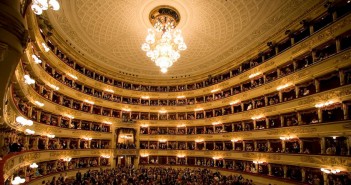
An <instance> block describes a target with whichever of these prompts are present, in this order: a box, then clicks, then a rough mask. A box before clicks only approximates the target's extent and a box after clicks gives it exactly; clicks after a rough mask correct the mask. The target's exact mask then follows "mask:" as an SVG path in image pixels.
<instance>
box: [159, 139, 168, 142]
mask: <svg viewBox="0 0 351 185" xmlns="http://www.w3.org/2000/svg"><path fill="white" fill-rule="evenodd" d="M158 142H160V143H165V142H167V140H166V139H160V140H158Z"/></svg>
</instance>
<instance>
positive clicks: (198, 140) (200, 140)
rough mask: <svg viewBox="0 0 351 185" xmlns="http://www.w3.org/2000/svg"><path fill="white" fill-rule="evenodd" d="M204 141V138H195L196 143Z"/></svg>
mask: <svg viewBox="0 0 351 185" xmlns="http://www.w3.org/2000/svg"><path fill="white" fill-rule="evenodd" d="M202 142H204V140H203V139H196V140H195V143H202Z"/></svg>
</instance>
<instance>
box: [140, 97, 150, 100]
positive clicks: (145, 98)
mask: <svg viewBox="0 0 351 185" xmlns="http://www.w3.org/2000/svg"><path fill="white" fill-rule="evenodd" d="M141 99H144V100H147V99H150V97H149V96H142V97H141Z"/></svg>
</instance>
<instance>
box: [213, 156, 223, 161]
mask: <svg viewBox="0 0 351 185" xmlns="http://www.w3.org/2000/svg"><path fill="white" fill-rule="evenodd" d="M212 159H214V160H218V159H222V157H218V156H214V157H212Z"/></svg>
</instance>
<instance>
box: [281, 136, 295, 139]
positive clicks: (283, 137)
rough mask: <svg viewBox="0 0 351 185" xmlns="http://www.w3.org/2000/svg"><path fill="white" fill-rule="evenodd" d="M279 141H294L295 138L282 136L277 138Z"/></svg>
mask: <svg viewBox="0 0 351 185" xmlns="http://www.w3.org/2000/svg"><path fill="white" fill-rule="evenodd" d="M279 138H280V139H281V140H290V139H294V138H295V137H293V136H282V137H279Z"/></svg>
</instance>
